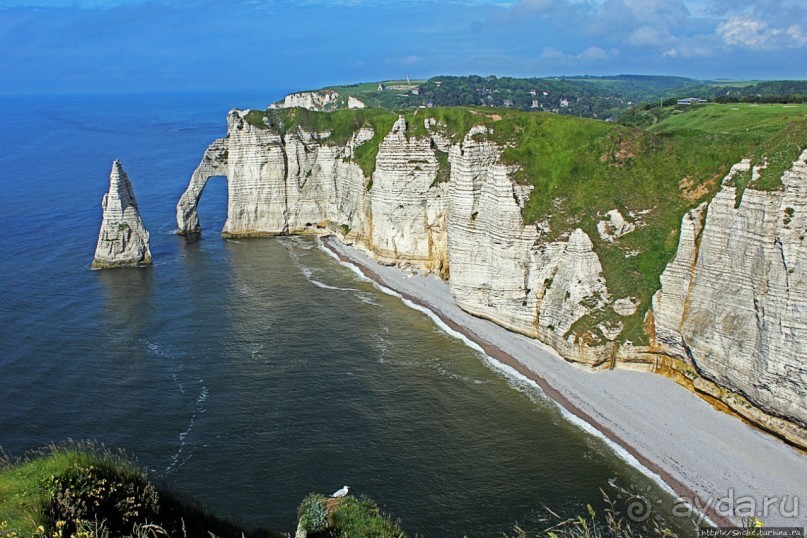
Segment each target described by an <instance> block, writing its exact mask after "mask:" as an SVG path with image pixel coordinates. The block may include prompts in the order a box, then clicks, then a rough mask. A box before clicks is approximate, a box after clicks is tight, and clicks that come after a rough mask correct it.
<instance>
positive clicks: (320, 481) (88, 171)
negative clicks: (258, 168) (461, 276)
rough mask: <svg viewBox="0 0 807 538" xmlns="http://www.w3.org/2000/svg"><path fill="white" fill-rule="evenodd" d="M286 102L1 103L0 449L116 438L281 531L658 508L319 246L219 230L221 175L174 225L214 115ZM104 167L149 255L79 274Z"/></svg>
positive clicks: (597, 443) (602, 450) (506, 526)
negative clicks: (341, 503)
mask: <svg viewBox="0 0 807 538" xmlns="http://www.w3.org/2000/svg"><path fill="white" fill-rule="evenodd" d="M283 93H284V92H283V91H282V90H280V89H279V90H274V91H262V92H258V91H253V92H233V93H229V94H202V93H196V94H117V95H80V96H36V97H4V98H2V99H0V148H2V151H0V254H1V255H0V297H1V299H0V447H2V448H3V449H4V450H5V451H6V452H8V453H9V454H11V455H13V456H21V455H23V454H25V453H26V452H27V451H30V450H34V449H37V448H40V447H42V446H43V445H45V444H47V443H51V442H57V443H58V442H65V441H66V440H68V439H75V440H85V439H91V440H95V441H96V442H99V443H104V444H106V445H108V446H111V447H120V448H123V449H125V450H127V451H128V452H130V453H131V454H134V455H135V456H136V457H137V458H138V460H139V462H140V464H142V465H143V466H145V467H147V468H148V469H149V470H150V472H151V473H152V474H153V476H154V477H155V479H156V480H160V481H163V482H164V483H166V484H168V485H169V486H170V487H171V488H172V489H174V490H177V491H180V492H182V493H183V494H187V495H189V496H192V497H194V498H196V499H198V500H199V501H200V502H201V503H202V504H203V505H205V506H206V507H207V508H208V509H210V510H211V511H213V512H215V513H216V514H217V515H219V516H221V517H227V518H232V519H234V520H236V521H238V522H240V523H243V524H245V525H248V526H262V527H268V528H272V529H275V530H278V531H293V528H294V525H295V513H296V508H297V504H298V503H299V501H300V500H301V499H302V498H303V497H304V496H305V495H306V494H307V493H308V492H311V491H316V492H321V493H326V494H327V493H331V492H333V491H335V490H337V489H339V488H341V487H342V486H343V485H345V484H347V485H350V487H351V490H352V493H355V494H357V495H369V496H370V497H372V498H373V499H374V500H376V501H377V502H378V504H379V505H380V506H381V507H382V508H383V509H384V510H385V511H387V512H388V513H390V514H391V515H392V516H393V518H396V519H397V518H400V519H401V522H402V525H403V527H404V529H406V530H407V531H408V532H409V533H410V535H413V536H414V535H415V534H417V535H418V536H422V537H423V536H425V537H461V536H464V535H468V536H481V537H487V536H501V533H502V532H507V531H510V530H512V528H513V525H514V524H515V523H519V524H520V525H521V526H523V527H525V528H530V529H537V528H545V527H548V526H550V525H551V521H549V522H548V521H544V520H542V518H543V517H544V516H545V515H546V512H545V510H544V509H543V507H544V506H546V507H549V508H551V509H552V510H553V511H555V512H556V513H557V514H558V515H560V516H562V517H568V516H572V515H577V514H586V513H587V509H586V505H587V504H588V503H590V504H591V505H592V506H593V508H594V509H595V510H596V511H597V512H598V513H601V512H602V508H603V500H602V495H601V492H600V490H603V491H605V492H606V493H607V494H609V495H610V496H611V497H613V498H614V499H618V498H620V499H625V498H626V497H627V496H629V495H632V494H635V493H637V492H638V493H641V494H642V495H643V496H644V497H643V498H644V499H646V500H647V501H648V502H650V503H656V502H657V501H660V500H666V501H669V500H670V496H669V495H667V494H666V493H664V492H663V491H662V489H661V488H660V487H659V486H657V485H656V484H655V483H654V482H653V481H652V480H650V479H649V478H647V477H645V476H643V475H642V474H641V473H640V472H639V471H637V470H635V469H634V468H632V467H630V466H629V465H628V464H626V463H625V462H624V461H623V460H622V459H620V458H619V457H618V456H617V455H616V454H615V453H614V452H613V451H612V450H611V449H610V448H609V447H608V446H606V445H605V444H604V443H603V442H602V441H601V440H599V439H598V438H595V437H592V436H591V435H589V434H587V433H585V432H583V431H582V430H580V429H578V428H577V427H575V426H573V425H572V424H570V423H568V422H567V421H566V420H564V418H563V417H562V415H561V413H560V412H559V411H558V410H557V408H556V407H555V405H554V404H552V403H551V402H548V401H547V400H545V399H544V398H543V396H542V395H541V394H540V392H539V391H538V390H537V389H535V388H532V387H531V386H528V385H524V384H521V383H519V382H517V381H513V380H511V379H508V378H506V377H505V376H503V375H502V374H501V373H499V372H498V371H497V370H496V369H494V368H492V367H490V366H489V365H488V364H487V363H486V362H485V360H483V358H482V357H481V356H480V355H479V353H478V352H476V351H474V350H473V349H471V348H469V347H467V346H466V345H464V344H463V343H462V342H461V341H459V340H457V339H455V338H453V337H451V336H450V335H448V334H446V333H444V332H443V331H442V330H441V329H440V328H438V327H437V326H436V325H435V324H434V323H433V322H432V321H431V320H430V319H429V318H428V317H427V316H426V315H424V314H423V313H421V312H418V311H416V310H413V309H410V308H408V307H407V306H405V305H404V304H403V303H402V302H401V301H400V300H399V299H397V298H395V297H392V296H390V295H387V294H385V293H382V292H381V291H379V290H377V289H376V288H374V287H373V285H372V284H371V283H369V282H367V281H364V280H361V279H359V278H358V277H357V276H356V275H355V273H354V272H352V271H351V270H350V269H348V268H346V267H343V266H342V265H339V264H338V263H336V262H335V261H334V260H333V259H332V258H330V257H329V256H327V255H326V254H325V253H324V252H322V251H321V250H320V249H319V248H318V246H317V242H316V240H314V239H310V238H306V239H304V238H294V237H292V238H278V239H249V240H247V239H243V240H242V239H238V240H228V239H223V238H222V237H221V236H220V234H219V231H220V230H221V228H222V226H223V224H224V220H225V218H226V202H227V200H226V198H227V188H226V180H225V179H224V178H218V179H213V180H211V181H210V183H209V184H208V187H207V188H206V191H205V193H204V196H203V198H202V203H201V206H200V219H201V223H202V227H203V229H204V231H203V233H202V234H201V236H199V237H196V238H184V237H180V236H177V235H176V234H175V228H176V222H175V204H176V201H177V200H178V199H179V196H180V194H181V193H182V191H183V190H184V188H185V186H186V184H187V181H188V179H189V177H190V175H191V173H192V171H193V169H194V168H195V166H196V164H197V163H198V161H199V159H200V158H201V156H202V154H203V151H204V149H205V147H206V146H207V144H208V143H209V142H210V141H212V140H213V139H214V138H216V137H219V136H222V135H223V134H224V133H225V129H226V124H225V115H226V112H227V110H228V109H230V108H231V107H234V106H238V107H261V108H262V107H265V106H266V105H267V104H268V103H270V102H271V101H274V100H275V99H277V98H279V97H280V96H282V95H283ZM115 158H119V159H120V160H121V162H122V163H123V166H124V168H125V169H126V171H127V172H128V174H129V177H130V178H131V180H132V182H133V185H134V191H135V195H136V197H137V200H138V203H139V206H140V209H141V214H142V217H143V220H144V223H145V225H146V227H147V228H148V230H149V231H150V233H151V248H152V253H153V256H154V261H155V263H154V265H153V266H152V267H150V268H146V269H117V270H107V271H91V270H90V268H89V264H90V261H91V259H92V254H93V251H94V248H95V242H96V238H97V234H98V227H99V224H100V218H101V206H100V202H101V197H102V195H103V194H104V192H105V191H106V189H107V187H108V178H109V171H110V167H111V163H112V161H113V159H115ZM657 512H658V513H660V514H662V515H663V514H664V509H663V508H659V509H658V510H657ZM550 519H551V518H550ZM669 523H670V524H673V525H677V524H678V523H677V522H674V521H671V522H669Z"/></svg>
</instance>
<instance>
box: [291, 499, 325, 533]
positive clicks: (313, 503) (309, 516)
mask: <svg viewBox="0 0 807 538" xmlns="http://www.w3.org/2000/svg"><path fill="white" fill-rule="evenodd" d="M297 517H298V518H299V520H300V525H301V526H302V527H303V528H304V529H305V530H306V531H308V532H309V533H314V532H322V531H324V530H325V529H327V528H328V509H327V508H326V507H325V497H323V496H322V495H318V494H316V493H310V494H309V495H307V496H306V498H305V499H303V502H301V503H300V507H299V508H298V509H297Z"/></svg>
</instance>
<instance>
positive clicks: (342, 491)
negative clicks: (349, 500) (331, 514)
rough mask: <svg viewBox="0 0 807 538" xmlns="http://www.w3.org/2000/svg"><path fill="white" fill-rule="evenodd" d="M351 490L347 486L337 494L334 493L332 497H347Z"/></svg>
mask: <svg viewBox="0 0 807 538" xmlns="http://www.w3.org/2000/svg"><path fill="white" fill-rule="evenodd" d="M349 489H350V488H348V487H347V486H345V487H343V488H342V489H340V490H339V491H337V492H336V493H334V494H333V495H331V497H344V496H345V495H347V492H348V490H349Z"/></svg>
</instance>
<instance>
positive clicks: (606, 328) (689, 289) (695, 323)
mask: <svg viewBox="0 0 807 538" xmlns="http://www.w3.org/2000/svg"><path fill="white" fill-rule="evenodd" d="M247 119H248V118H247V112H242V111H232V112H231V113H230V114H229V116H228V135H227V137H226V138H223V139H219V140H217V141H215V142H214V143H213V144H212V145H211V146H210V147H209V148H208V150H207V151H206V153H205V156H204V157H203V159H202V162H201V163H200V165H199V167H198V168H197V170H196V172H194V174H193V176H192V178H191V182H190V185H189V187H188V190H187V191H186V193H185V194H184V195H183V197H182V199H181V200H180V203H179V205H178V207H177V221H178V225H179V230H180V233H192V232H196V231H198V230H199V223H198V219H197V218H196V213H195V211H196V209H195V208H196V203H197V202H198V199H199V196H200V194H201V191H202V189H203V188H204V183H205V181H206V180H207V178H208V177H210V176H213V175H224V176H226V177H227V178H228V182H229V187H228V191H229V207H228V218H227V223H226V225H225V227H224V231H223V233H225V234H227V235H243V236H249V235H276V234H291V233H312V234H323V233H333V234H335V235H337V236H339V237H341V238H342V240H344V241H346V242H349V243H352V244H354V245H356V246H358V247H360V248H363V249H365V250H366V251H368V252H370V253H372V254H373V255H374V257H375V258H376V259H377V260H379V261H380V262H382V263H387V264H398V265H402V266H411V267H415V268H419V269H423V270H427V271H430V272H433V273H435V274H438V275H440V276H441V277H443V278H445V279H447V280H448V282H449V285H450V287H451V290H452V292H453V294H454V296H455V298H456V300H457V303H458V304H459V305H460V306H461V307H462V308H463V309H465V310H467V311H468V312H471V313H473V314H475V315H478V316H481V317H485V318H489V319H491V320H493V321H495V322H496V323H499V324H501V325H503V326H505V327H507V328H510V329H512V330H514V331H517V332H520V333H523V334H526V335H529V336H531V337H534V338H538V339H540V340H542V341H544V342H546V343H548V344H550V345H552V346H553V347H554V348H555V349H557V350H558V352H559V353H560V354H561V355H562V356H564V357H565V358H566V359H568V360H572V361H577V362H581V363H584V364H587V365H590V366H600V365H603V364H607V365H609V366H615V365H621V366H625V365H631V367H640V368H644V369H653V368H655V367H657V366H659V364H660V358H665V361H664V365H665V366H666V367H670V366H671V367H672V368H673V369H675V370H676V371H677V372H678V374H677V375H678V377H681V376H682V375H683V376H685V377H686V380H687V384H688V385H689V386H691V387H693V388H694V389H695V390H696V391H699V392H701V393H704V394H707V395H709V396H710V397H711V398H713V399H716V400H720V401H722V402H723V403H724V404H725V405H728V406H729V407H731V408H733V409H735V411H737V412H738V413H740V414H742V415H744V416H746V417H747V418H749V419H750V420H752V421H754V422H756V423H758V424H760V425H762V426H764V427H766V428H768V429H769V430H771V431H774V432H776V433H778V434H780V435H782V436H783V437H785V438H787V439H789V440H790V441H792V442H794V443H796V444H800V445H802V446H807V428H805V426H807V402H805V399H806V398H805V394H804V392H805V391H804V387H805V386H807V366H805V365H807V278H805V268H804V261H805V259H807V244H806V243H805V239H804V236H805V234H807V207H805V200H807V195H806V193H807V164H805V161H807V152H805V153H804V154H802V156H801V157H800V159H799V161H797V163H795V164H794V166H793V167H792V169H791V170H790V171H788V172H787V173H786V174H785V177H784V178H783V183H784V185H785V188H784V190H783V191H773V192H763V191H757V190H754V185H753V182H752V183H751V185H750V186H749V187H748V188H747V189H746V190H745V192H744V194H743V197H742V203H741V204H740V205H739V207H738V208H736V209H735V207H734V205H735V197H736V192H735V187H733V186H731V185H730V182H728V181H727V182H725V184H724V186H723V187H722V190H721V191H720V193H719V194H718V195H717V196H716V197H715V198H714V200H712V201H711V202H710V203H708V204H706V203H704V204H702V205H701V206H699V207H697V208H696V209H694V210H692V211H690V212H689V213H688V214H687V215H686V216H685V217H684V218H683V222H682V229H681V234H680V241H679V248H678V254H677V256H676V258H675V259H674V260H673V261H672V262H671V263H670V264H669V265H668V267H667V269H666V270H665V272H664V274H663V275H662V277H661V289H660V290H659V291H658V292H657V294H656V295H655V297H654V299H653V304H652V307H651V308H650V309H649V310H648V313H647V320H646V321H647V322H646V324H645V325H646V329H645V330H646V331H647V339H648V340H649V341H650V345H648V346H635V345H633V344H631V343H630V342H624V343H620V340H618V339H617V336H618V335H619V334H620V331H621V330H622V326H623V322H622V321H621V320H623V319H627V318H626V317H627V316H631V315H632V314H634V312H636V309H637V304H638V303H637V302H634V301H633V300H632V299H631V298H624V297H623V298H620V299H616V300H615V299H614V298H613V297H612V296H611V295H610V294H609V290H608V283H607V282H606V280H605V278H604V276H603V268H602V264H601V260H600V258H599V257H598V255H597V252H596V251H595V249H594V245H593V243H592V239H591V237H589V236H588V235H587V234H586V232H585V231H583V229H581V228H579V227H575V226H572V227H571V229H570V230H569V231H568V232H566V233H561V234H554V235H552V236H551V238H550V235H549V230H548V226H544V225H542V224H540V223H539V224H538V225H535V224H525V223H524V220H523V218H522V210H523V208H524V206H525V204H526V203H527V200H528V198H529V196H530V191H531V189H532V187H530V186H524V185H520V184H518V183H517V182H516V181H514V179H513V177H514V168H513V167H512V166H510V165H507V164H504V163H503V161H502V158H501V157H502V153H503V150H504V147H502V146H501V145H499V144H497V143H495V142H493V141H492V138H491V137H488V136H487V134H488V133H487V132H486V128H485V127H482V126H479V127H474V128H472V129H470V131H469V132H468V133H467V134H466V135H465V136H464V137H462V138H461V139H455V140H454V141H453V142H452V141H450V139H449V136H448V134H447V132H446V129H445V128H444V127H445V126H444V125H441V124H440V123H439V122H438V121H436V120H434V119H427V120H426V121H425V124H424V127H425V130H420V132H421V133H425V134H420V135H419V136H415V135H413V134H411V133H409V132H407V125H406V122H405V120H404V118H403V117H400V118H399V119H398V120H397V121H396V122H395V124H394V125H393V127H392V128H391V129H390V130H389V132H385V133H375V132H374V131H373V129H372V128H369V127H363V128H361V129H359V130H357V131H355V132H354V133H353V135H352V136H351V137H350V138H349V139H347V141H346V142H344V143H335V142H333V141H332V139H331V133H330V132H313V131H311V130H305V129H303V128H301V127H300V126H295V127H293V128H291V129H290V130H288V131H283V130H282V129H279V128H277V127H276V126H274V125H270V124H271V123H272V122H271V121H270V119H269V118H265V121H264V124H257V125H255V124H254V123H255V122H254V121H253V122H250V121H247ZM380 134H384V137H383V139H381V140H380V143H378V153H377V156H376V158H375V170H374V171H373V172H372V174H371V175H370V176H369V177H368V176H365V172H364V170H363V169H362V167H361V166H360V165H359V163H358V160H359V159H358V158H357V157H358V151H357V150H359V149H366V148H367V147H368V146H364V144H372V143H373V142H372V140H374V137H376V135H380ZM376 138H378V137H376ZM604 218H605V219H606V220H604V221H603V223H601V225H600V226H599V227H598V229H597V231H598V232H599V235H600V237H601V238H602V240H606V241H614V239H615V238H617V237H619V236H620V235H623V234H627V233H631V231H632V230H633V224H632V223H627V222H626V221H625V220H624V218H623V216H622V215H621V214H620V213H619V212H618V211H617V210H614V211H610V212H608V213H607V214H606V215H605V217H604ZM645 308H646V307H645ZM603 312H605V313H608V315H603V316H600V318H596V319H595V320H594V321H593V322H592V323H593V325H591V326H590V328H589V329H585V328H584V329H581V328H580V327H579V325H580V323H581V321H584V320H585V319H591V318H592V316H591V314H592V313H595V314H596V313H603ZM587 315H588V317H587V318H586V316H587ZM599 319H601V321H597V320H599ZM595 334H596V336H592V335H595ZM666 359H669V360H666ZM682 373H683V374H682Z"/></svg>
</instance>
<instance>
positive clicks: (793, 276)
mask: <svg viewBox="0 0 807 538" xmlns="http://www.w3.org/2000/svg"><path fill="white" fill-rule="evenodd" d="M743 168H746V169H747V168H748V164H746V163H743V164H741V165H738V166H736V167H735V170H734V171H733V173H732V174H730V175H729V177H728V178H727V180H730V179H731V176H732V175H733V174H734V173H737V172H739V171H742V169H743ZM782 184H783V186H784V188H783V190H781V191H772V192H764V191H759V190H755V189H754V184H753V181H752V182H751V184H750V186H749V187H748V188H747V189H746V190H745V191H744V192H743V193H742V195H741V196H742V198H741V200H740V202H739V205H737V199H738V193H737V188H736V187H735V186H732V185H731V184H730V182H729V181H724V184H723V187H722V188H721V190H720V192H719V193H718V194H717V195H716V196H715V198H714V199H713V200H712V201H711V202H710V203H709V204H708V206H705V205H702V206H700V207H698V208H697V209H695V210H693V211H691V212H690V214H688V215H687V217H685V218H684V225H683V228H682V234H681V240H680V242H679V248H678V254H677V256H676V258H675V260H674V261H673V262H672V263H671V264H670V265H669V266H668V267H667V269H666V270H665V271H664V273H663V274H662V277H661V281H662V288H661V290H660V291H659V292H657V293H656V295H655V297H654V298H653V312H654V314H655V328H656V336H657V339H658V342H659V344H660V345H661V348H662V350H663V351H664V352H665V353H667V354H669V355H672V356H677V357H680V358H684V359H687V360H689V361H691V363H692V365H693V366H694V368H695V369H696V370H697V373H698V374H699V375H700V376H701V377H702V378H704V379H705V380H706V381H709V382H712V383H714V384H716V385H717V386H718V387H717V388H715V387H709V385H708V383H704V381H703V380H700V379H696V385H695V387H696V388H701V387H702V389H703V390H704V391H707V392H709V393H710V394H712V395H713V396H716V397H718V398H719V399H721V400H723V401H724V403H726V404H727V405H729V406H730V407H732V408H734V409H735V410H736V411H738V412H739V413H740V414H743V415H745V416H747V417H748V418H751V419H755V418H756V417H755V415H757V413H755V412H754V410H753V409H752V408H751V407H750V406H747V405H744V404H745V402H742V401H739V400H737V399H736V397H733V396H732V394H731V393H735V394H737V395H741V396H742V397H744V398H745V399H746V400H747V401H748V402H750V403H752V404H753V405H754V406H755V407H758V408H759V409H761V410H763V411H764V412H766V413H768V414H770V415H773V416H776V417H780V418H785V419H788V420H793V421H796V422H797V423H798V424H799V425H800V426H802V427H804V426H807V397H805V387H807V267H805V260H807V239H805V235H807V151H805V152H804V153H802V154H801V156H800V157H799V160H798V161H796V162H795V163H793V167H792V168H791V169H790V170H788V171H787V172H785V174H784V175H783V176H782ZM699 385H700V386H699ZM771 420H774V419H771ZM766 425H768V426H769V427H775V426H773V425H771V424H766Z"/></svg>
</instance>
